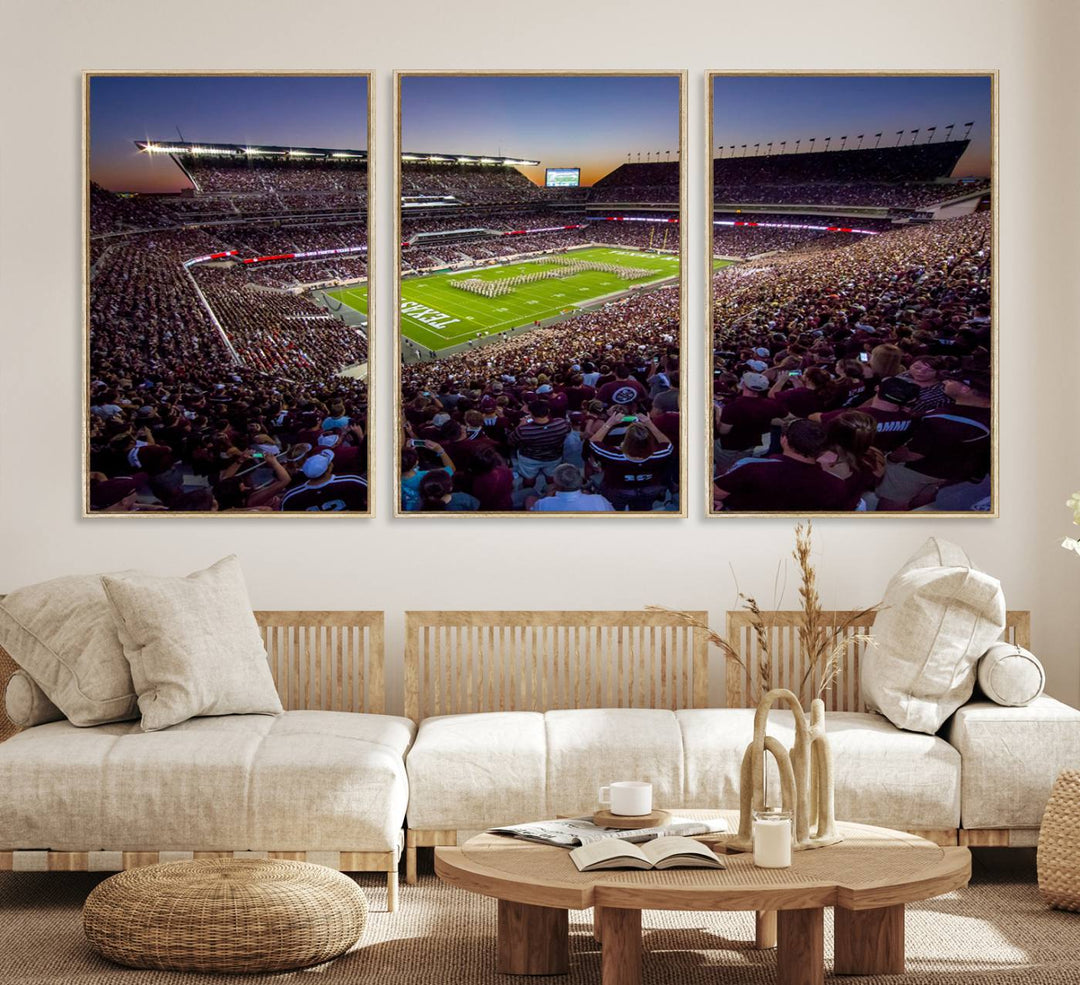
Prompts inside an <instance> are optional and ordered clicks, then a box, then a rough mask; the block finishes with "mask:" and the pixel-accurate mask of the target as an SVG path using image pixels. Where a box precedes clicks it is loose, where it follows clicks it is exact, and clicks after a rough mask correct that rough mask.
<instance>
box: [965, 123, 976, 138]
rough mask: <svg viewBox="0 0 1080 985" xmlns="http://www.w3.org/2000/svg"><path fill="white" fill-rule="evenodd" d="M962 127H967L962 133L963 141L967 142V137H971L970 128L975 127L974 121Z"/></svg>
mask: <svg viewBox="0 0 1080 985" xmlns="http://www.w3.org/2000/svg"><path fill="white" fill-rule="evenodd" d="M964 126H965V127H967V129H966V130H965V131H964V139H965V140H967V139H968V137H969V136H971V128H972V127H973V126H975V121H974V120H972V121H971V122H970V123H965V124H964Z"/></svg>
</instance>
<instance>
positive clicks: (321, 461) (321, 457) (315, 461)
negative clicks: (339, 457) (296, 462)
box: [300, 448, 334, 479]
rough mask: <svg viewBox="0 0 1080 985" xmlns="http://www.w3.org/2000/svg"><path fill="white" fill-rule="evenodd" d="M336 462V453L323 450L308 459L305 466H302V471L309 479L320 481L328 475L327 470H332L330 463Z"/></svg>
mask: <svg viewBox="0 0 1080 985" xmlns="http://www.w3.org/2000/svg"><path fill="white" fill-rule="evenodd" d="M333 460H334V453H333V452H332V451H330V450H329V449H325V448H324V449H323V450H322V451H318V452H316V453H315V454H314V455H312V456H311V457H310V458H308V459H306V460H305V462H304V464H303V465H302V466H300V471H301V472H303V473H304V475H306V476H307V477H308V478H309V479H319V478H321V477H322V476H324V475H326V470H327V469H328V468H330V463H331V462H333Z"/></svg>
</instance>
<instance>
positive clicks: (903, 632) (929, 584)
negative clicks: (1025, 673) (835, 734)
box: [862, 537, 1005, 733]
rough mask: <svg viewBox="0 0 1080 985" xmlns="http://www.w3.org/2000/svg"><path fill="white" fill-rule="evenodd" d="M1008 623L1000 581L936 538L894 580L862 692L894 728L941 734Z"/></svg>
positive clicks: (869, 653)
mask: <svg viewBox="0 0 1080 985" xmlns="http://www.w3.org/2000/svg"><path fill="white" fill-rule="evenodd" d="M1004 629H1005V597H1004V594H1003V593H1002V590H1001V583H1000V582H999V581H998V580H997V579H996V578H993V577H991V576H990V575H988V574H986V573H985V572H983V571H980V570H979V569H978V568H976V567H974V566H973V565H972V563H971V561H970V560H969V559H968V556H967V554H965V553H964V551H963V549H961V548H960V547H958V546H957V545H956V544H952V543H949V541H946V540H939V539H938V538H936V537H931V538H930V539H929V540H928V541H927V542H926V543H925V544H924V545H923V546H922V547H921V548H920V549H919V551H918V552H917V553H916V554H915V555H914V556H913V557H912V558H911V559H910V560H909V561H908V562H907V563H906V564H905V565H904V566H903V567H902V568H901V569H900V571H899V572H897V574H896V575H895V576H894V577H893V579H892V580H891V581H890V582H889V585H888V587H887V588H886V590H885V597H884V598H883V599H882V603H881V609H880V610H879V611H878V613H877V616H876V618H875V620H874V628H873V634H874V637H875V639H876V641H877V646H872V647H868V648H867V652H866V655H865V658H864V661H863V667H862V696H863V701H864V702H865V703H866V706H867V707H868V708H869V709H870V710H876V711H879V712H881V714H883V715H884V716H885V717H886V718H888V719H889V721H891V722H892V723H893V724H894V725H895V726H897V727H898V728H903V729H910V730H911V731H914V732H928V733H934V732H937V730H938V729H939V728H941V726H942V725H943V724H944V722H945V720H946V719H947V718H948V717H949V716H950V715H951V714H952V713H953V712H954V711H956V709H957V708H959V707H960V706H961V705H962V704H964V702H966V701H967V700H968V699H969V698H970V697H971V693H972V690H973V689H974V686H975V676H976V664H977V662H978V660H979V657H981V656H982V655H983V654H984V653H985V652H986V650H987V648H988V647H989V646H990V644H992V643H993V642H994V641H996V640H998V639H1000V638H1001V634H1002V631H1003V630H1004Z"/></svg>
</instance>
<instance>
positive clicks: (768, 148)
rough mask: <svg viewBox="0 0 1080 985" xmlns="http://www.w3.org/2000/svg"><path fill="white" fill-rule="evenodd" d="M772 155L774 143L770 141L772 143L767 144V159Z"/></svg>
mask: <svg viewBox="0 0 1080 985" xmlns="http://www.w3.org/2000/svg"><path fill="white" fill-rule="evenodd" d="M771 154H772V141H771V140H770V141H769V142H768V143H767V144H766V145H765V156H766V157H768V156H769V155H771Z"/></svg>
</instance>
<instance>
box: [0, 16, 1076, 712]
mask: <svg viewBox="0 0 1080 985" xmlns="http://www.w3.org/2000/svg"><path fill="white" fill-rule="evenodd" d="M1078 8H1080V5H1077V4H1075V3H1073V2H1070V0H1065V2H1061V3H1057V2H1051V0H1045V2H1033V0H996V2H988V0H948V2H941V0H904V2H899V3H898V2H878V3H873V2H867V0H817V2H814V3H805V2H794V0H773V2H772V3H747V2H740V3H726V2H725V3H718V2H716V0H680V2H674V3H669V4H657V3H656V2H655V0H619V2H609V0H592V2H591V3H587V4H573V5H570V6H567V5H566V4H562V3H551V4H544V3H540V2H530V3H513V2H510V0H501V2H499V3H490V2H481V0H458V2H447V0H440V2H435V0H406V2H403V3H392V2H385V3H379V4H374V3H370V2H368V3H363V2H359V3H358V2H355V0H351V2H350V0H321V2H317V3H298V2H296V0H230V2H222V0H193V2H189V3H186V4H167V5H166V4H162V3H153V2H148V0H95V2H93V3H85V2H83V0H69V2H65V0H37V2H33V3H31V2H26V3H20V2H17V0H2V10H3V19H2V22H0V23H2V24H3V28H4V39H3V41H2V42H0V44H2V46H3V54H2V57H0V73H2V85H0V98H2V100H3V103H2V105H3V116H2V120H0V123H2V125H0V141H2V147H0V169H2V170H0V292H2V295H0V332H2V333H3V344H2V348H0V591H3V590H10V589H12V588H15V587H17V586H19V585H21V584H26V583H28V582H32V581H35V580H38V579H43V578H47V577H50V576H54V575H59V574H62V573H67V572H75V571H87V572H88V571H94V570H102V569H115V568H121V567H129V566H146V567H151V568H154V569H156V570H159V571H162V572H177V573H180V572H187V571H189V570H192V569H194V568H196V567H199V566H202V565H205V564H207V563H209V562H211V561H213V560H215V559H216V558H218V557H219V556H221V555H222V554H225V553H228V552H236V553H238V554H239V555H240V556H241V558H242V559H243V562H244V565H245V569H246V571H247V575H248V580H249V584H250V587H251V594H252V597H253V600H254V602H255V604H256V605H257V606H258V607H260V608H275V607H277V608H289V609H293V608H382V609H385V610H386V612H387V614H388V625H389V634H388V641H389V645H390V648H391V662H392V663H394V664H396V662H397V661H398V660H399V659H400V658H399V653H400V642H401V617H400V613H401V612H402V611H403V610H404V609H406V608H458V607H461V608H467V607H474V608H475V607H487V608H527V607H535V608H555V607H561V608H578V607H581V608H591V607H595V608H624V607H626V608H633V607H638V606H641V605H643V604H646V603H650V602H655V603H663V604H668V605H675V606H679V607H687V608H690V607H693V608H709V609H711V610H712V613H713V618H714V620H715V621H716V622H717V624H719V622H720V620H721V618H722V614H723V612H724V610H725V609H727V608H728V607H730V606H731V605H732V604H733V603H734V601H735V586H734V581H733V578H732V570H734V571H736V572H737V573H738V576H739V584H740V587H741V588H742V589H743V590H744V591H752V592H754V593H755V594H757V595H758V596H759V598H760V599H761V601H762V602H763V603H771V602H772V601H773V583H774V578H775V575H776V569H777V563H778V560H780V559H782V558H784V557H786V555H787V552H788V551H789V549H790V545H791V531H792V524H791V522H790V521H788V520H780V519H778V520H759V519H714V520H708V521H707V520H705V519H704V518H703V515H702V514H703V507H702V502H701V499H702V497H701V495H699V490H700V489H701V487H702V483H703V481H704V469H705V465H704V454H703V448H702V445H703V424H702V418H703V415H702V413H701V412H700V411H699V410H698V409H699V408H701V406H702V399H703V394H702V385H701V379H700V377H701V374H700V372H692V373H690V374H689V384H690V385H689V406H690V408H692V409H694V410H695V413H694V415H693V416H692V417H691V426H690V435H689V439H690V455H689V463H690V481H691V486H692V490H693V493H694V495H693V498H692V500H691V503H690V518H689V519H687V520H666V521H665V520H657V521H642V520H636V521H629V522H626V523H622V524H613V523H590V522H589V521H588V520H573V519H562V520H558V519H553V520H550V521H547V522H543V523H536V522H527V521H521V520H518V521H516V522H515V521H514V520H494V519H493V520H488V521H473V522H468V521H465V522H460V521H459V522H453V520H443V519H435V520H427V521H424V522H408V521H400V520H399V521H394V520H392V519H391V518H390V512H391V510H390V499H391V494H392V493H391V485H392V464H393V463H392V457H393V456H392V452H391V448H392V444H393V443H392V440H391V438H392V423H391V422H392V415H391V413H390V407H391V400H392V390H393V384H392V366H391V358H390V352H391V346H390V343H389V332H390V331H391V324H390V321H389V319H388V318H387V312H388V307H387V298H388V297H389V295H390V279H391V264H390V263H389V262H388V259H387V258H388V257H389V247H390V229H391V222H392V210H393V207H394V204H393V202H392V200H391V195H390V189H391V185H392V179H391V175H392V164H393V160H392V158H393V155H392V122H393V121H392V117H391V90H392V83H391V71H392V70H393V69H395V68H399V69H423V68H428V69H454V68H462V69H464V68H477V67H485V68H495V69H506V68H514V67H524V68H540V69H575V68H612V69H633V68H662V69H681V68H686V69H688V70H689V72H690V83H689V147H688V153H689V162H690V165H689V181H690V184H689V191H690V202H689V205H690V211H689V214H688V217H687V218H688V226H689V249H690V252H689V256H690V257H691V258H693V257H700V256H701V255H702V251H703V250H704V248H705V246H704V237H705V229H706V222H705V217H704V211H703V210H704V206H705V202H704V194H703V188H704V170H703V168H704V165H703V155H704V151H705V139H706V138H705V124H704V86H705V82H704V73H705V71H706V70H709V69H739V68H756V69H761V68H769V69H787V68H807V69H811V68H822V69H823V68H854V69H867V70H873V69H890V68H896V69H900V68H904V69H926V70H934V69H946V68H964V69H972V70H985V69H991V68H998V69H1000V71H1001V86H1000V97H1001V98H1000V128H1001V140H1000V184H999V186H998V202H999V204H1000V260H1001V262H1000V267H999V269H1000V284H998V285H997V290H998V293H999V298H1000V320H999V326H998V327H999V336H1000V355H999V364H1000V368H1001V369H1000V372H1001V387H1000V395H1001V430H1000V447H1001V465H1002V467H1001V518H1000V519H998V520H970V519H969V520H956V519H954V520H947V519H936V518H929V519H920V520H913V519H904V520H876V521H875V520H871V521H865V520H862V521H860V520H858V519H854V518H853V519H844V520H839V519H838V520H827V521H820V522H819V523H818V524H817V525H816V529H817V542H818V548H819V579H820V582H821V585H822V589H823V593H824V596H825V602H826V604H827V605H835V606H836V607H840V608H848V607H853V606H856V605H859V604H865V603H869V602H872V601H873V600H874V599H876V598H877V596H878V594H879V593H880V591H881V589H882V587H883V586H884V583H885V581H886V579H887V577H888V575H889V573H890V572H891V571H892V570H893V569H895V568H896V567H897V566H898V565H899V564H900V563H901V562H902V561H903V560H904V559H905V558H906V557H907V556H908V555H909V554H910V553H911V552H912V551H913V550H914V548H915V547H916V546H917V545H918V544H919V543H920V542H921V541H922V540H923V539H924V538H925V537H927V536H929V535H931V534H934V535H938V536H945V537H950V538H953V539H955V540H957V541H958V542H960V543H961V544H963V545H964V546H965V547H967V548H968V549H969V551H970V552H971V554H972V555H973V556H974V557H975V559H976V560H977V561H978V562H980V563H981V564H982V565H983V566H984V567H985V568H987V569H988V570H990V571H992V572H994V573H995V574H997V575H998V576H1000V577H1001V579H1002V581H1003V582H1004V585H1005V589H1006V592H1007V597H1008V602H1009V605H1010V606H1011V607H1014V608H1031V609H1032V610H1033V611H1034V631H1035V649H1036V650H1037V652H1038V653H1039V654H1040V655H1041V657H1042V658H1043V660H1044V661H1045V662H1046V664H1047V668H1048V672H1049V682H1050V691H1051V692H1052V693H1054V694H1056V695H1057V696H1059V697H1061V698H1062V699H1065V700H1068V701H1071V702H1077V701H1078V700H1080V659H1078V657H1080V558H1075V557H1069V556H1067V555H1066V553H1065V552H1064V551H1062V550H1061V549H1060V548H1059V547H1058V546H1057V542H1058V541H1059V540H1060V538H1061V536H1062V535H1064V534H1065V533H1066V532H1067V528H1068V515H1067V511H1066V510H1065V509H1064V506H1063V503H1064V499H1065V497H1066V495H1067V494H1068V492H1069V491H1071V490H1073V489H1077V488H1080V453H1078V450H1077V448H1078V443H1077V438H1076V419H1077V414H1076V407H1077V399H1076V393H1077V391H1078V390H1080V341H1078V334H1080V333H1078V329H1077V324H1076V317H1077V312H1078V310H1080V305H1078V301H1080V297H1078V293H1080V288H1078V284H1080V278H1078V276H1077V269H1076V268H1077V261H1078V260H1080V255H1078V250H1077V246H1076V242H1075V232H1074V230H1073V228H1072V226H1073V225H1075V224H1076V222H1077V220H1080V207H1078V205H1080V195H1078V190H1077V186H1078V183H1080V126H1078V125H1077V124H1078V122H1080V120H1078V114H1077V110H1076V100H1075V92H1076V91H1078V89H1080V71H1078V67H1077V58H1076V51H1075V44H1076V39H1077V37H1078V36H1080V14H1078V12H1077V11H1078ZM326 68H336V69H350V68H351V69H357V70H362V69H372V70H374V71H375V72H376V99H377V119H376V136H377V147H376V160H377V179H376V180H377V196H378V197H377V215H376V227H377V231H378V240H377V244H378V245H377V249H378V250H379V256H380V257H381V258H382V262H380V263H379V265H378V271H377V285H376V286H377V291H378V294H377V304H378V307H379V311H378V334H379V336H380V340H379V343H378V345H379V356H380V358H379V361H378V374H377V376H378V381H377V382H378V397H377V403H378V422H377V424H378V428H377V439H378V440H377V463H378V473H379V482H378V486H379V488H378V512H379V516H378V517H377V518H375V519H373V520H358V521H341V522H317V521H315V522H312V521H310V520H309V521H306V522H305V521H304V520H303V519H300V518H288V519H286V518H280V519H278V520H271V521H269V522H267V521H258V520H250V519H249V520H243V519H241V520H224V519H222V520H171V521H169V520H160V519H157V520H155V519H138V520H133V521H132V520H128V521H116V520H101V519H97V520H85V519H81V518H80V516H79V510H80V506H79V487H80V447H79V444H80V427H81V424H80V405H81V394H82V392H83V382H82V376H81V345H82V321H81V318H82V316H81V297H80V290H81V289H80V194H81V181H82V175H81V157H80V154H81V151H80V140H81V122H80V93H81V89H80V72H81V70H83V69H99V70H100V69H149V70H153V69H191V70H203V69H263V70H273V69H316V70H317V69H326ZM703 276H704V275H703V271H702V264H701V263H697V262H692V263H690V265H689V300H690V305H689V321H688V324H687V326H686V331H687V336H688V345H689V352H690V355H691V364H692V365H694V366H697V367H700V366H701V359H702V358H703V352H704V345H705V341H704V335H705V329H704V312H703V310H702V309H703V300H702V299H703V296H704V283H703ZM1070 429H1071V432H1070ZM1074 532H1075V531H1074ZM784 601H785V602H786V603H787V604H788V605H790V604H792V602H793V586H792V585H791V584H790V579H789V590H788V593H787V596H786V598H785V600H784ZM391 673H392V678H391V679H392V680H395V681H396V680H397V679H398V674H397V673H396V672H394V671H393V670H392V672H391Z"/></svg>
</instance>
